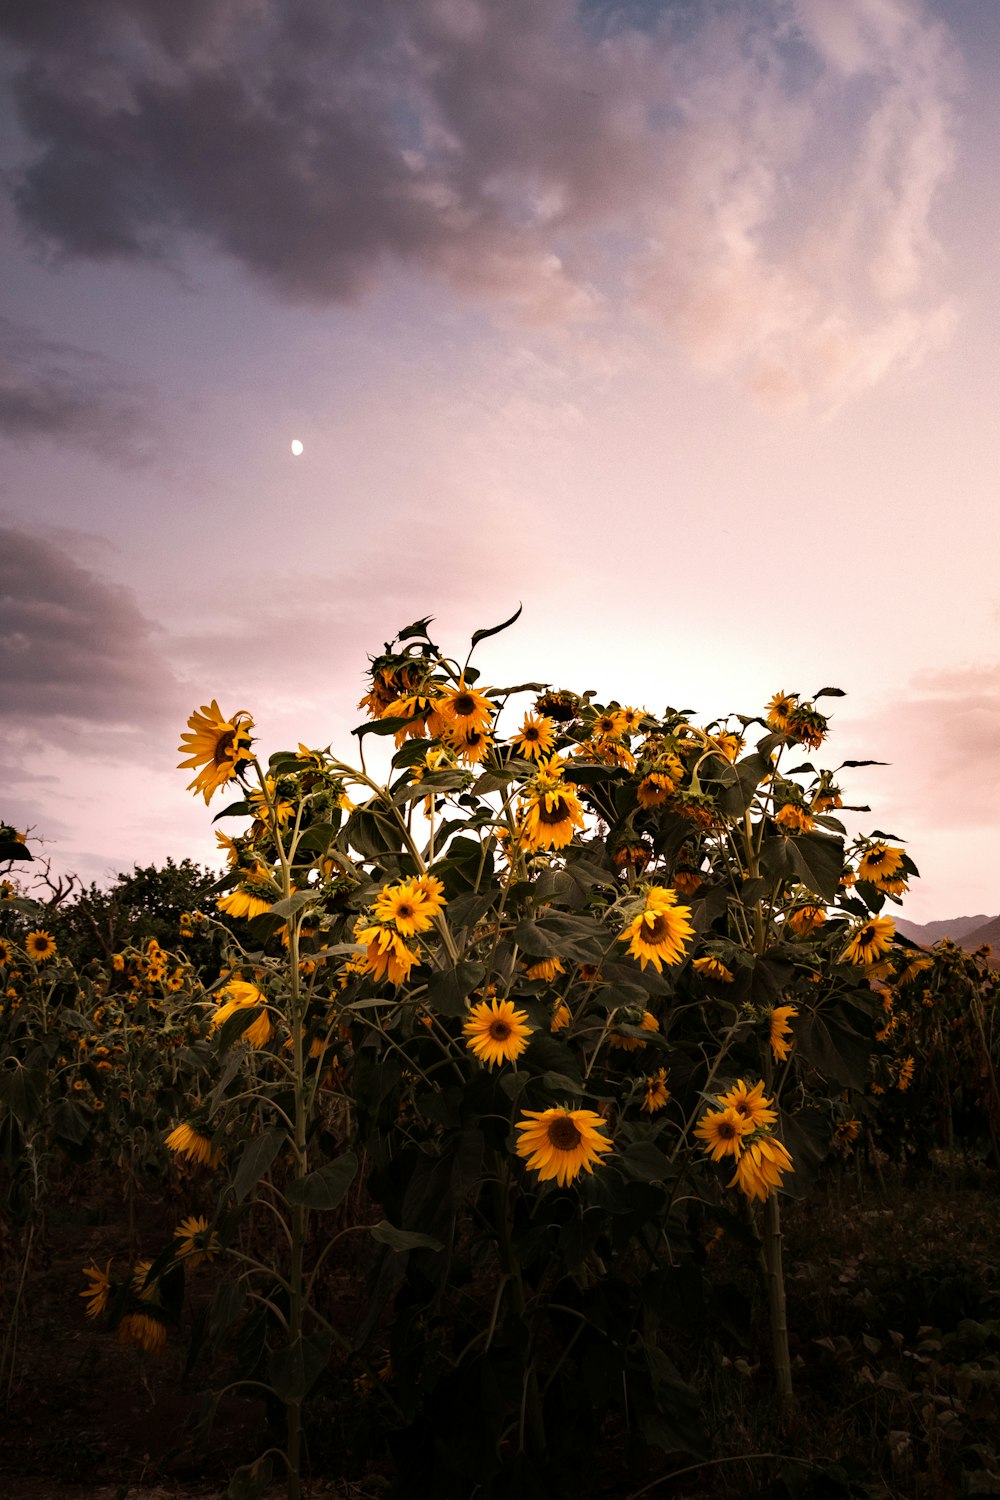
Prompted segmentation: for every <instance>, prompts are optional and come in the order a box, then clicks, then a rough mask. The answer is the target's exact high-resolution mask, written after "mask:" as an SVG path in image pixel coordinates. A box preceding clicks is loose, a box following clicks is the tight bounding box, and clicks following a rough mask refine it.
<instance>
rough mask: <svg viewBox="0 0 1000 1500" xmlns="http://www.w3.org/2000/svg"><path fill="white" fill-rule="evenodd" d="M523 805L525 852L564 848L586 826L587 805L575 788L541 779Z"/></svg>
mask: <svg viewBox="0 0 1000 1500" xmlns="http://www.w3.org/2000/svg"><path fill="white" fill-rule="evenodd" d="M536 783H537V784H535V785H534V786H533V789H532V790H529V792H528V793H527V796H526V798H525V801H524V804H523V813H522V822H521V843H522V845H523V847H524V848H525V849H564V848H565V847H566V845H567V844H569V843H571V842H572V840H573V834H574V831H575V830H576V829H577V828H582V827H583V805H582V804H581V802H580V799H579V797H578V796H577V794H576V792H575V791H574V789H573V788H572V787H571V786H569V785H567V784H566V783H565V782H564V781H562V780H559V781H557V782H556V783H555V784H554V785H553V784H551V782H550V781H549V778H548V777H544V778H542V777H539V778H537V779H536Z"/></svg>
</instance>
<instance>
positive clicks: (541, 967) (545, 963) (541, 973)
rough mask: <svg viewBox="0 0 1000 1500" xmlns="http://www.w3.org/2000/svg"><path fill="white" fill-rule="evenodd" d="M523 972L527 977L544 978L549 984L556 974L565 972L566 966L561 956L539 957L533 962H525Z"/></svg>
mask: <svg viewBox="0 0 1000 1500" xmlns="http://www.w3.org/2000/svg"><path fill="white" fill-rule="evenodd" d="M525 972H526V973H527V976H528V978H529V979H544V980H545V982H546V983H547V984H551V983H552V981H553V979H555V977H556V975H557V974H565V972H566V966H565V964H564V963H563V961H562V959H561V958H540V959H538V960H537V961H536V962H535V963H533V964H526V965H525Z"/></svg>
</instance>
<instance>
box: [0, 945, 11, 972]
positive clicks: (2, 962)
mask: <svg viewBox="0 0 1000 1500" xmlns="http://www.w3.org/2000/svg"><path fill="white" fill-rule="evenodd" d="M13 962H14V944H13V943H9V942H8V941H7V939H6V938H2V937H0V968H6V969H9V968H10V966H11V964H12V963H13Z"/></svg>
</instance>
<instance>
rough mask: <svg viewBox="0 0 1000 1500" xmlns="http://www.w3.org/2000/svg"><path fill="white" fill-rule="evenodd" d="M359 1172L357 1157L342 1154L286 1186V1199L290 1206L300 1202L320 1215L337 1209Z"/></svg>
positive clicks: (350, 1154) (348, 1152)
mask: <svg viewBox="0 0 1000 1500" xmlns="http://www.w3.org/2000/svg"><path fill="white" fill-rule="evenodd" d="M357 1172H358V1158H357V1157H356V1156H355V1155H354V1152H353V1151H345V1152H344V1155H343V1156H338V1157H337V1160H336V1161H331V1162H327V1163H326V1165H325V1166H322V1167H318V1168H317V1169H316V1171H315V1172H310V1173H309V1174H308V1176H306V1177H303V1178H302V1179H301V1180H299V1181H294V1182H290V1183H288V1185H287V1187H286V1188H285V1197H286V1198H287V1199H288V1201H289V1203H301V1204H303V1205H304V1206H305V1207H306V1208H314V1209H317V1210H319V1211H320V1212H326V1211H329V1210H330V1209H334V1208H339V1207H340V1204H341V1203H342V1202H343V1201H344V1198H345V1197H346V1196H347V1191H348V1189H349V1188H350V1186H351V1183H352V1182H353V1181H354V1179H355V1177H356V1176H357Z"/></svg>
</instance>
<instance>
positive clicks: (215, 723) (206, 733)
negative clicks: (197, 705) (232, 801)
mask: <svg viewBox="0 0 1000 1500" xmlns="http://www.w3.org/2000/svg"><path fill="white" fill-rule="evenodd" d="M188 728H189V729H190V730H191V733H190V734H182V735H181V742H180V744H179V745H178V747H177V750H178V753H179V754H180V755H184V756H186V757H187V759H186V760H182V761H178V766H179V767H180V768H181V769H183V770H194V769H196V768H197V767H199V766H200V767H201V769H200V770H199V771H198V775H197V776H196V777H195V779H194V780H193V781H192V782H191V783H190V784H189V785H188V788H187V790H188V791H189V792H200V793H201V794H202V796H203V797H204V798H205V803H206V805H207V804H208V802H209V801H210V799H211V797H212V794H213V792H217V791H218V789H219V787H222V786H225V785H226V782H227V781H232V779H233V777H234V776H235V775H236V772H237V768H238V767H239V765H240V764H241V762H242V761H244V760H246V758H247V756H248V754H249V752H250V745H251V739H250V730H251V729H252V728H253V719H252V718H251V717H250V715H249V714H248V713H247V712H246V711H245V710H244V709H241V710H240V711H239V713H235V714H233V715H232V717H231V718H228V719H227V718H226V716H225V714H224V713H223V712H222V710H221V709H220V707H219V705H218V703H217V702H216V701H215V699H214V698H213V699H212V701H211V703H204V704H202V706H201V709H200V710H196V711H195V712H194V713H193V714H192V715H191V717H190V718H189V719H188Z"/></svg>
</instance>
